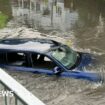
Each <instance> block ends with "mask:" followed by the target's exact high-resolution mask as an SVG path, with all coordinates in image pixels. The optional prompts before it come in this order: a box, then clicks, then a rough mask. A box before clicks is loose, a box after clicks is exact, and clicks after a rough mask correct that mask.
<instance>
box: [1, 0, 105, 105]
mask: <svg viewBox="0 0 105 105" xmlns="http://www.w3.org/2000/svg"><path fill="white" fill-rule="evenodd" d="M10 4H11V5H10V7H11V8H10V7H9V8H10V9H9V13H10V16H11V15H12V17H13V18H12V20H11V22H10V23H9V25H8V26H7V28H5V29H2V30H0V35H1V38H8V37H29V36H30V37H34V35H35V36H36V35H37V36H38V35H40V32H41V33H44V35H47V34H48V35H49V36H50V38H51V37H52V38H53V37H54V36H55V37H56V36H59V37H61V38H65V39H70V40H71V41H72V42H73V46H72V47H73V49H75V50H78V51H83V52H88V53H92V54H93V55H94V56H95V57H96V59H97V60H98V63H97V64H96V65H94V66H91V67H89V68H87V69H90V70H92V71H100V72H102V73H103V72H104V71H105V66H104V65H105V1H104V0H11V1H10ZM2 8H3V7H2ZM5 8H6V6H5ZM5 10H6V9H5ZM35 30H38V31H35ZM29 34H30V35H29ZM8 73H9V74H10V75H11V76H13V78H15V79H16V80H17V81H19V82H20V83H21V84H22V85H24V86H25V87H26V88H27V89H28V90H29V91H30V92H32V93H33V94H35V95H36V96H37V97H38V98H39V99H41V100H42V101H43V102H44V103H46V104H47V105H104V104H105V85H104V84H101V83H91V82H89V81H84V80H77V79H71V78H56V77H49V76H45V75H36V74H32V73H26V72H22V73H20V72H10V71H8ZM0 105H1V104H0Z"/></svg>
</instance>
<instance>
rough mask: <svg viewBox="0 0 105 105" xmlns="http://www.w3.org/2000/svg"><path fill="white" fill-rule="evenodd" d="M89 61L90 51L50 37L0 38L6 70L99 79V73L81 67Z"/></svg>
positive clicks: (0, 62) (1, 63) (1, 59)
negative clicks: (74, 48)
mask: <svg viewBox="0 0 105 105" xmlns="http://www.w3.org/2000/svg"><path fill="white" fill-rule="evenodd" d="M90 63H91V55H90V54H88V53H83V52H77V51H74V50H72V49H71V48H70V47H68V46H67V45H64V44H62V43H59V42H56V41H54V40H50V39H38V38H34V39H31V38H30V39H29V38H23V39H4V40H1V41H0V67H2V68H5V69H7V70H17V71H26V72H32V73H44V74H47V75H57V76H63V77H72V78H78V79H86V80H90V81H95V82H96V81H99V80H100V76H99V75H98V74H96V73H92V72H86V71H83V70H82V68H83V67H86V66H88V65H89V64H90Z"/></svg>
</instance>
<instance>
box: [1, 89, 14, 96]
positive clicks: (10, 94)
mask: <svg viewBox="0 0 105 105" xmlns="http://www.w3.org/2000/svg"><path fill="white" fill-rule="evenodd" d="M5 96H6V97H13V96H14V92H13V91H8V90H6V91H5V90H2V91H0V97H5Z"/></svg>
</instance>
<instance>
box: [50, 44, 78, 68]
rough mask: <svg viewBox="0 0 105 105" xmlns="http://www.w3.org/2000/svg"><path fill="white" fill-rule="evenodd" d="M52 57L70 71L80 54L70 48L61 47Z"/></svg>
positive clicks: (53, 52)
mask: <svg viewBox="0 0 105 105" xmlns="http://www.w3.org/2000/svg"><path fill="white" fill-rule="evenodd" d="M52 56H53V57H54V58H55V59H57V60H58V61H59V62H61V63H62V64H63V65H64V66H65V67H67V68H68V69H70V68H71V67H72V66H73V65H74V64H75V63H76V60H77V56H78V54H77V53H76V52H75V51H73V50H72V49H71V48H69V47H68V46H61V47H59V48H57V49H56V50H53V51H52Z"/></svg>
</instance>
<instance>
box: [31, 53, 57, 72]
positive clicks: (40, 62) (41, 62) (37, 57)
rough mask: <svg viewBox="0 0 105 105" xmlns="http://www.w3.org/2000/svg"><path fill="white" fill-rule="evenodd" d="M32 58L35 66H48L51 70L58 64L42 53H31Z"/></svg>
mask: <svg viewBox="0 0 105 105" xmlns="http://www.w3.org/2000/svg"><path fill="white" fill-rule="evenodd" d="M31 58H32V65H33V67H34V68H40V69H44V68H46V69H49V70H50V69H53V68H54V67H55V66H56V64H55V63H54V62H53V61H52V60H51V59H50V58H48V57H47V56H45V55H42V54H31Z"/></svg>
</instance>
